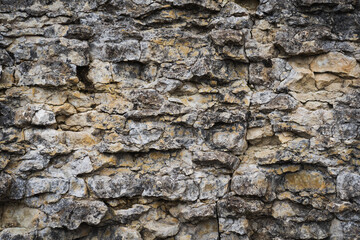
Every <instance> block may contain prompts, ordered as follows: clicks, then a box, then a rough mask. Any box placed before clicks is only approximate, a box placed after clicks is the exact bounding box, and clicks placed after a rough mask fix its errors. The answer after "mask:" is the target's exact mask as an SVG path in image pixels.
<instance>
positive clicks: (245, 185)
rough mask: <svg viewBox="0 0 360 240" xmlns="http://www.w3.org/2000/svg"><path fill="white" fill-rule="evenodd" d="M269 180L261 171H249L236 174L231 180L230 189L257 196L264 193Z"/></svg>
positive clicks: (239, 193)
mask: <svg viewBox="0 0 360 240" xmlns="http://www.w3.org/2000/svg"><path fill="white" fill-rule="evenodd" d="M268 186H269V180H268V179H267V177H266V175H265V174H264V173H262V172H249V173H247V174H244V175H236V176H234V177H233V180H232V182H231V189H232V190H233V191H235V192H236V194H238V195H245V196H259V197H262V196H264V195H265V194H266V191H267V188H268Z"/></svg>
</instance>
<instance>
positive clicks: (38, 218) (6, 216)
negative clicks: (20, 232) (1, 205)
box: [1, 204, 46, 229]
mask: <svg viewBox="0 0 360 240" xmlns="http://www.w3.org/2000/svg"><path fill="white" fill-rule="evenodd" d="M1 225H2V226H1V227H5V228H7V227H22V228H28V229H36V228H43V227H45V226H46V214H45V213H43V212H42V211H40V210H38V209H36V208H29V207H26V206H22V205H17V204H9V205H6V208H5V211H4V212H3V215H2V221H1Z"/></svg>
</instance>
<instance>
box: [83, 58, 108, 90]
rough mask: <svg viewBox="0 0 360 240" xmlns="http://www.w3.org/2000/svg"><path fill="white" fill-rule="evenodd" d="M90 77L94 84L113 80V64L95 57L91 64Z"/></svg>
mask: <svg viewBox="0 0 360 240" xmlns="http://www.w3.org/2000/svg"><path fill="white" fill-rule="evenodd" d="M88 78H89V80H90V81H91V82H92V83H94V84H96V83H102V84H106V83H110V82H112V81H113V77H112V65H111V64H110V63H108V62H102V61H99V60H97V59H95V60H94V61H93V62H91V64H90V70H89V73H88Z"/></svg>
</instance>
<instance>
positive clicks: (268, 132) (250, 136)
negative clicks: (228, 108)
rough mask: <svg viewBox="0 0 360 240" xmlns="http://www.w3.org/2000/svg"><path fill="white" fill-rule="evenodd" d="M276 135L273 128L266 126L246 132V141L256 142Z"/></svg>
mask: <svg viewBox="0 0 360 240" xmlns="http://www.w3.org/2000/svg"><path fill="white" fill-rule="evenodd" d="M272 135H274V132H273V131H272V128H271V126H269V125H268V126H265V127H263V128H250V129H248V130H247V132H246V140H254V139H259V138H264V137H270V136H272Z"/></svg>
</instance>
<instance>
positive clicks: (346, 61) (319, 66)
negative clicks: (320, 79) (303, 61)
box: [310, 52, 360, 78]
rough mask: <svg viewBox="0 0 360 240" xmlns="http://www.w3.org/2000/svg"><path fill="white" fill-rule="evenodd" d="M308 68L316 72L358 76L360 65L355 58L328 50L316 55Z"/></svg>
mask: <svg viewBox="0 0 360 240" xmlns="http://www.w3.org/2000/svg"><path fill="white" fill-rule="evenodd" d="M310 68H311V70H312V71H313V72H318V73H326V72H331V73H336V74H340V75H342V76H345V77H355V78H358V77H360V66H359V64H358V63H357V61H356V59H355V58H352V57H348V56H346V55H344V54H342V53H340V52H330V53H327V54H324V55H320V56H318V57H316V58H315V59H314V60H313V61H312V62H311V64H310Z"/></svg>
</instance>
